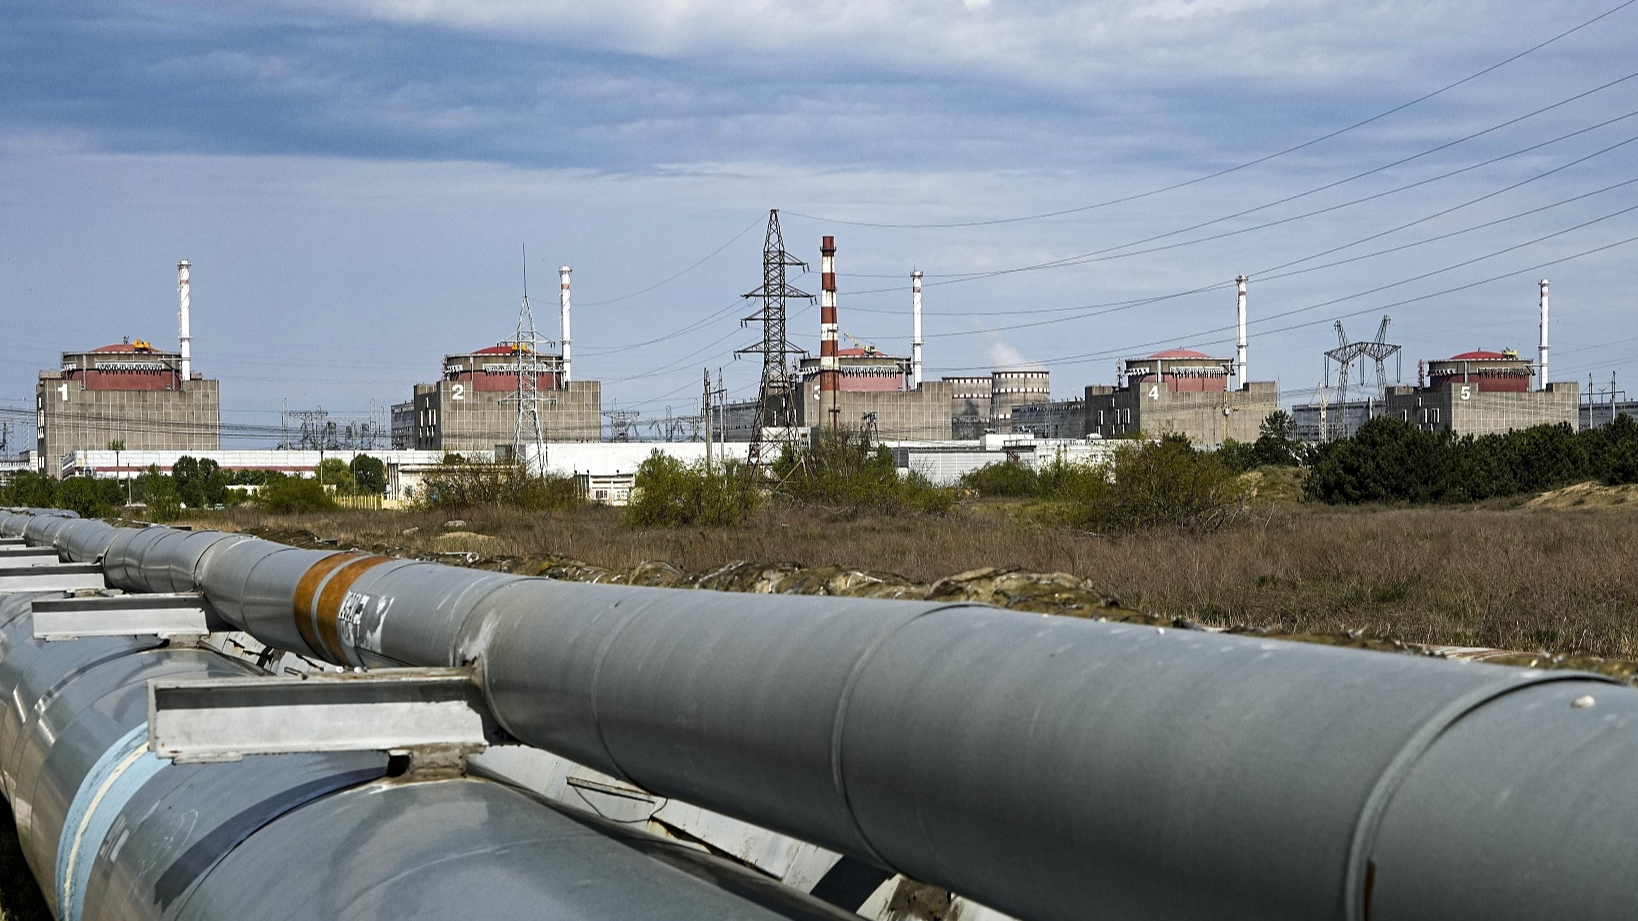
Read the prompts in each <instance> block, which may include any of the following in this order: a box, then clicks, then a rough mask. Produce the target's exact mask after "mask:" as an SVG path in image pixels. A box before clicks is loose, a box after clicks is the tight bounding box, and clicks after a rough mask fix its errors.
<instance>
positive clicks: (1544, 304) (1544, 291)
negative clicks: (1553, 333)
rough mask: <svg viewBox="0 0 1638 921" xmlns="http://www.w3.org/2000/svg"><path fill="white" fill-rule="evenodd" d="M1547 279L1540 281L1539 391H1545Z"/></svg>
mask: <svg viewBox="0 0 1638 921" xmlns="http://www.w3.org/2000/svg"><path fill="white" fill-rule="evenodd" d="M1547 380H1548V378H1547V279H1545V278H1543V279H1542V280H1541V389H1542V390H1546V389H1547Z"/></svg>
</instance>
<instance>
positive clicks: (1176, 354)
mask: <svg viewBox="0 0 1638 921" xmlns="http://www.w3.org/2000/svg"><path fill="white" fill-rule="evenodd" d="M1149 357H1150V358H1210V357H1211V356H1210V355H1207V354H1206V353H1205V352H1196V351H1195V350H1194V349H1167V350H1166V351H1164V352H1156V353H1154V354H1153V355H1150V356H1149Z"/></svg>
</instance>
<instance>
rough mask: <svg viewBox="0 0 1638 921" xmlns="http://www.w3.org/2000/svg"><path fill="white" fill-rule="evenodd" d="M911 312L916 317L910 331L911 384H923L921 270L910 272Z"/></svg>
mask: <svg viewBox="0 0 1638 921" xmlns="http://www.w3.org/2000/svg"><path fill="white" fill-rule="evenodd" d="M910 314H911V316H912V317H914V320H913V323H912V325H913V328H912V329H911V331H910V386H911V388H917V387H920V386H921V271H920V270H919V269H918V270H916V271H914V272H911V273H910Z"/></svg>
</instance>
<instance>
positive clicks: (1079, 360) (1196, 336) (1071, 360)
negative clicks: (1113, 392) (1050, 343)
mask: <svg viewBox="0 0 1638 921" xmlns="http://www.w3.org/2000/svg"><path fill="white" fill-rule="evenodd" d="M1635 241H1638V236H1631V237H1627V238H1625V239H1622V240H1617V241H1615V242H1614V243H1606V244H1604V245H1602V246H1596V247H1593V248H1591V249H1586V250H1582V251H1581V252H1578V253H1572V254H1571V255H1568V256H1562V257H1560V258H1558V259H1551V260H1548V261H1546V262H1539V263H1536V264H1535V265H1532V266H1528V267H1526V268H1522V269H1518V270H1516V271H1511V272H1503V273H1501V274H1499V275H1492V276H1490V277H1488V278H1481V279H1479V280H1478V281H1473V282H1468V283H1467V284H1462V285H1457V286H1455V287H1452V288H1446V289H1444V290H1442V291H1434V292H1432V293H1429V294H1421V295H1417V296H1416V297H1409V298H1405V299H1404V300H1400V301H1394V302H1392V303H1389V304H1379V305H1374V306H1371V307H1365V308H1362V309H1360V310H1355V311H1352V312H1349V313H1343V314H1336V315H1333V316H1326V317H1323V318H1321V319H1318V320H1307V321H1304V322H1302V323H1295V324H1292V325H1290V326H1282V327H1278V328H1275V329H1265V330H1260V331H1259V334H1260V335H1272V334H1275V333H1284V332H1290V331H1292V330H1296V329H1305V328H1307V327H1310V326H1317V325H1319V324H1322V323H1329V322H1332V321H1334V320H1346V319H1349V318H1350V317H1357V316H1362V315H1364V314H1368V313H1374V312H1377V311H1381V310H1387V309H1390V308H1394V307H1402V306H1405V305H1406V304H1415V303H1420V302H1422V301H1426V300H1431V299H1433V298H1436V297H1443V296H1444V295H1447V294H1455V293H1457V292H1459V291H1466V290H1469V289H1471V288H1477V287H1479V286H1481V285H1487V284H1490V283H1492V282H1497V281H1502V280H1505V279H1509V278H1517V277H1518V276H1520V275H1529V274H1533V273H1535V272H1538V271H1540V270H1541V269H1545V268H1549V267H1551V266H1555V265H1560V264H1562V263H1565V262H1570V261H1572V260H1575V259H1582V258H1585V257H1587V256H1591V255H1595V254H1597V253H1601V252H1605V251H1606V250H1611V249H1615V248H1616V247H1619V246H1625V245H1627V244H1629V243H1633V242H1635ZM1383 287H1392V286H1391V285H1388V286H1383ZM1375 290H1381V289H1373V291H1375ZM1370 293H1372V292H1361V293H1360V294H1353V295H1348V296H1346V297H1340V298H1334V299H1332V300H1329V301H1324V302H1321V303H1318V304H1311V305H1309V306H1307V307H1299V308H1297V309H1295V310H1288V311H1284V312H1283V313H1277V314H1273V315H1271V316H1267V317H1260V318H1258V319H1257V320H1253V321H1252V322H1253V323H1264V322H1267V321H1270V320H1276V319H1281V318H1284V317H1289V316H1293V315H1295V314H1299V313H1305V312H1307V311H1310V310H1317V309H1319V308H1322V307H1328V306H1331V305H1333V304H1337V303H1340V302H1342V301H1345V300H1351V299H1353V298H1356V297H1362V296H1364V295H1366V294H1370ZM1234 329H1235V327H1233V326H1219V327H1214V328H1211V329H1207V330H1203V331H1198V332H1196V333H1193V334H1192V335H1191V334H1182V335H1173V336H1170V337H1168V338H1166V339H1156V340H1151V341H1149V342H1140V343H1137V344H1134V345H1126V346H1122V347H1120V348H1117V349H1113V350H1102V351H1097V352H1083V353H1079V354H1075V355H1066V356H1061V357H1058V358H1049V359H1046V360H1044V361H1042V362H1041V363H1042V364H1052V365H1074V364H1085V363H1087V362H1090V361H1102V360H1105V359H1108V358H1116V357H1119V356H1121V355H1125V354H1130V353H1131V352H1133V351H1135V350H1139V349H1145V348H1153V347H1155V346H1161V345H1171V344H1174V343H1176V342H1179V341H1186V342H1195V343H1202V344H1217V343H1220V342H1226V341H1229V340H1225V339H1216V340H1207V339H1204V338H1203V337H1205V336H1211V335H1215V334H1218V333H1227V332H1231V331H1233V330H1234ZM986 367H987V366H986V365H955V366H945V367H940V368H938V369H937V370H940V371H974V370H981V369H983V368H986Z"/></svg>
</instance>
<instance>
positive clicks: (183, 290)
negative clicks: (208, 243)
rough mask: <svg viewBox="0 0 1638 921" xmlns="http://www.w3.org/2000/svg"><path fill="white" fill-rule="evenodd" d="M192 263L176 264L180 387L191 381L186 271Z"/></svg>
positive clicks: (191, 354) (190, 344) (190, 335)
mask: <svg viewBox="0 0 1638 921" xmlns="http://www.w3.org/2000/svg"><path fill="white" fill-rule="evenodd" d="M191 265H192V263H190V262H188V260H186V259H184V260H182V261H181V262H178V263H177V264H176V297H177V302H178V303H177V316H176V322H177V333H178V336H177V338H178V339H179V340H181V344H182V386H183V387H187V386H188V381H191V380H193V334H192V333H191V332H189V330H188V306H189V305H188V301H189V292H188V288H189V285H188V269H189V268H190V266H191Z"/></svg>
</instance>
